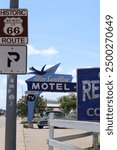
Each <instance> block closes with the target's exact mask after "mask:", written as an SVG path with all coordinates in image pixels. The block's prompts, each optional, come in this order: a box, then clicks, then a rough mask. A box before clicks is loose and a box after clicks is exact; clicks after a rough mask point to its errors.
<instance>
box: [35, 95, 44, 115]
mask: <svg viewBox="0 0 117 150" xmlns="http://www.w3.org/2000/svg"><path fill="white" fill-rule="evenodd" d="M46 108H47V100H46V99H44V98H43V96H40V97H38V98H37V100H36V102H35V111H34V112H35V113H40V116H43V112H44V111H46Z"/></svg>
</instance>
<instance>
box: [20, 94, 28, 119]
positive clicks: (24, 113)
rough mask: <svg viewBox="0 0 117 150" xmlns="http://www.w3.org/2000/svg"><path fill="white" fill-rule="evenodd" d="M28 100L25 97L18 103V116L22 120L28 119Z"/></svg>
mask: <svg viewBox="0 0 117 150" xmlns="http://www.w3.org/2000/svg"><path fill="white" fill-rule="evenodd" d="M27 112H28V108H27V98H26V96H25V98H24V100H21V99H19V101H18V103H17V115H18V116H19V117H21V118H24V117H27V114H28V113H27Z"/></svg>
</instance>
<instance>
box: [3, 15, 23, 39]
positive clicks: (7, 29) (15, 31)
mask: <svg viewBox="0 0 117 150" xmlns="http://www.w3.org/2000/svg"><path fill="white" fill-rule="evenodd" d="M22 22H23V20H22V19H21V18H20V17H18V18H14V17H13V18H5V19H4V29H3V31H4V33H5V34H6V35H11V36H16V35H20V34H22V32H23V27H22Z"/></svg>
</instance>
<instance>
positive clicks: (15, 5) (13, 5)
mask: <svg viewBox="0 0 117 150" xmlns="http://www.w3.org/2000/svg"><path fill="white" fill-rule="evenodd" d="M18 7H19V0H10V8H18Z"/></svg>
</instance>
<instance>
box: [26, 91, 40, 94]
mask: <svg viewBox="0 0 117 150" xmlns="http://www.w3.org/2000/svg"><path fill="white" fill-rule="evenodd" d="M28 94H39V91H25V95H28Z"/></svg>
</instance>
